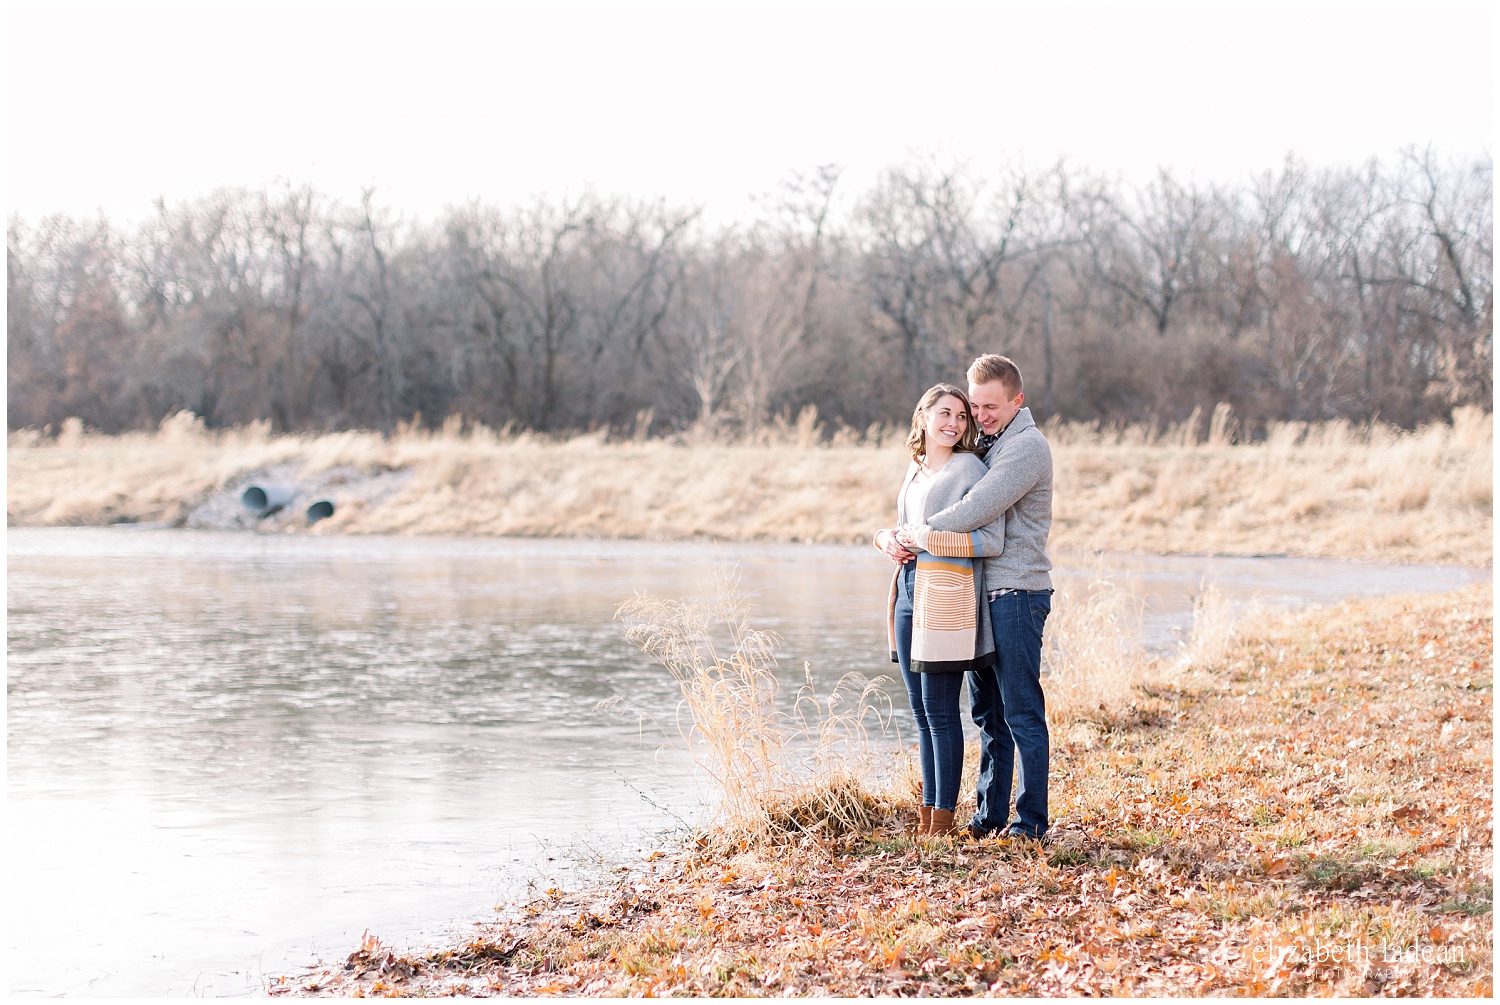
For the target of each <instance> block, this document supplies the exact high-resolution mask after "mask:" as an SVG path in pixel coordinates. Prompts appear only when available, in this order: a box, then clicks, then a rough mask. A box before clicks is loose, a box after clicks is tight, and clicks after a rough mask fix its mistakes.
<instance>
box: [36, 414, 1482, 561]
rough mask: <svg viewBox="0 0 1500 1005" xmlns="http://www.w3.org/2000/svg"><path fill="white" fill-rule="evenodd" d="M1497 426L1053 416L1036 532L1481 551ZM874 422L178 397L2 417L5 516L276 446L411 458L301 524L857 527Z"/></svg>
mask: <svg viewBox="0 0 1500 1005" xmlns="http://www.w3.org/2000/svg"><path fill="white" fill-rule="evenodd" d="M1492 425H1493V424H1492V416H1491V415H1490V414H1489V413H1487V412H1481V411H1479V410H1477V409H1472V408H1468V409H1458V410H1456V411H1455V412H1454V414H1453V418H1452V421H1451V422H1448V423H1438V424H1434V425H1432V426H1428V427H1425V428H1423V429H1419V430H1416V431H1414V432H1402V431H1400V430H1396V429H1393V428H1390V427H1387V426H1383V425H1379V424H1367V425H1361V426H1353V425H1350V424H1349V423H1344V422H1329V423H1322V424H1304V423H1282V424H1278V425H1275V426H1273V427H1272V428H1271V430H1270V431H1269V435H1268V436H1267V437H1266V438H1265V439H1263V440H1261V441H1258V442H1254V443H1245V442H1239V441H1238V440H1237V439H1236V434H1235V431H1234V425H1233V422H1232V416H1229V415H1228V414H1227V413H1226V414H1221V415H1219V416H1218V417H1217V420H1216V421H1214V422H1213V423H1211V424H1210V427H1209V430H1210V431H1209V436H1208V438H1207V439H1206V440H1205V439H1203V438H1202V437H1200V436H1199V435H1198V433H1197V431H1196V428H1197V427H1196V426H1190V425H1188V424H1184V425H1183V426H1181V427H1172V428H1168V429H1161V428H1159V427H1156V426H1152V425H1139V426H1126V427H1108V428H1104V427H1097V426H1085V425H1076V424H1071V425H1070V424H1063V425H1057V426H1052V427H1049V428H1047V429H1046V430H1045V432H1046V433H1047V435H1048V437H1049V438H1050V441H1051V443H1052V446H1053V460H1054V467H1055V483H1054V496H1053V506H1054V509H1053V525H1052V537H1051V548H1052V549H1053V551H1054V552H1065V551H1068V550H1070V549H1071V550H1078V551H1089V550H1108V551H1150V552H1163V553H1181V552H1216V553H1233V554H1261V553H1278V554H1280V553H1285V554H1293V555H1301V556H1316V557H1329V558H1351V559H1378V560H1385V561H1402V562H1457V563H1463V564H1474V565H1484V564H1488V563H1489V562H1490V561H1491V560H1492V543H1491V539H1492V528H1493V513H1492V496H1491V482H1492V474H1493V458H1492V448H1493V432H1492ZM889 432H890V431H889V430H885V429H882V428H875V429H871V430H865V431H854V430H848V429H844V430H839V431H837V432H835V433H832V434H829V433H828V432H827V431H826V430H823V429H821V428H820V427H819V426H818V424H817V423H816V422H815V421H813V422H809V421H801V422H798V423H795V424H793V423H790V422H789V423H785V424H784V427H776V426H772V427H768V428H766V429H762V430H760V431H758V432H757V433H756V435H755V436H753V437H749V438H738V439H732V440H731V439H724V438H722V437H717V438H716V437H714V436H712V435H709V434H707V433H701V432H689V433H685V434H683V435H680V436H677V437H674V438H671V439H657V440H641V439H636V438H626V439H623V440H611V439H610V438H609V437H608V436H607V434H605V433H603V432H600V433H592V434H586V435H578V436H571V437H563V438H552V437H546V436H540V435H537V434H533V433H527V432H524V431H516V430H493V429H488V428H485V427H483V426H476V425H472V424H465V423H464V422H463V421H462V420H461V419H457V418H455V419H453V420H450V421H449V422H448V423H446V424H444V426H443V427H442V429H440V430H436V431H427V430H422V429H418V428H415V427H406V428H402V429H399V430H397V431H396V432H394V433H392V434H390V435H388V436H387V435H381V434H378V433H373V432H367V431H348V432H339V433H327V434H308V435H295V436H276V435H272V434H271V433H270V432H269V430H268V428H267V427H265V426H264V425H252V426H249V427H246V428H243V429H235V430H220V431H215V430H208V429H205V428H203V426H202V423H201V422H198V421H197V420H196V419H194V418H193V417H192V416H190V415H186V414H185V413H184V414H179V415H178V416H175V417H172V418H170V419H168V420H167V421H166V422H164V423H163V424H162V428H161V430H160V431H158V432H156V433H150V434H147V433H130V434H125V435H121V436H100V435H96V434H94V433H91V432H89V431H88V430H85V429H84V428H83V427H82V425H81V424H78V423H71V424H64V428H63V429H62V430H60V431H59V432H57V433H56V434H46V433H43V432H40V431H37V430H18V431H14V432H12V433H11V434H10V450H9V457H8V473H9V489H8V497H7V517H8V521H9V523H10V525H12V526H16V525H90V524H93V525H98V524H107V523H115V522H137V521H140V522H146V521H153V522H154V521H161V522H166V523H168V524H173V523H180V522H185V521H187V520H188V519H189V517H190V516H192V515H193V514H194V513H195V512H196V511H198V510H199V509H200V508H201V507H203V506H204V504H205V502H206V501H208V500H210V499H211V498H212V497H214V496H215V494H216V493H225V492H230V491H233V490H234V488H235V487H236V486H239V485H242V484H243V483H244V482H245V480H247V479H249V478H250V477H252V476H255V475H256V474H257V473H258V472H265V471H267V470H269V469H271V468H273V467H276V466H278V465H281V466H286V467H287V468H288V469H290V470H291V471H292V472H293V476H294V477H296V478H298V479H304V480H309V481H314V482H316V481H319V480H320V479H321V480H323V481H331V482H335V483H336V482H338V481H339V480H340V479H345V478H349V477H353V476H370V477H374V476H378V475H381V474H382V473H390V472H404V473H406V475H407V477H405V478H404V479H403V480H401V481H400V484H399V490H398V491H393V492H391V493H390V494H387V495H381V496H379V498H378V499H362V498H351V499H340V498H339V487H338V484H332V485H331V486H330V494H331V495H332V496H333V497H334V498H335V499H338V500H339V510H338V512H337V513H336V515H335V516H334V517H333V518H331V519H329V520H325V521H323V522H322V523H321V524H319V525H318V527H317V528H316V530H315V532H316V533H395V534H442V535H469V534H474V535H519V536H537V537H592V536H598V537H625V538H648V539H649V538H672V539H690V538H713V539H718V540H725V541H746V540H776V541H821V542H856V541H857V542H866V541H868V540H869V539H870V535H871V534H872V533H873V532H874V531H875V530H876V529H877V528H879V527H882V526H886V525H888V524H890V523H891V522H892V521H893V519H894V515H893V514H894V500H895V494H896V489H897V487H898V486H899V484H900V479H901V473H902V471H903V470H904V467H905V465H906V461H907V459H906V457H905V456H904V453H903V451H902V449H901V447H900V444H899V437H895V436H892V435H888V434H889Z"/></svg>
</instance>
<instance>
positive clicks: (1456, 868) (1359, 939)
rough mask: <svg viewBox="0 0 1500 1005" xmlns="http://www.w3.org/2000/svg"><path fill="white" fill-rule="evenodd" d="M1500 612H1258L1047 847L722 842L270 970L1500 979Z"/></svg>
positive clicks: (488, 976) (1065, 762)
mask: <svg viewBox="0 0 1500 1005" xmlns="http://www.w3.org/2000/svg"><path fill="white" fill-rule="evenodd" d="M1492 605H1493V594H1492V591H1491V589H1490V587H1489V586H1488V585H1487V584H1486V585H1483V586H1476V587H1472V588H1469V589H1467V590H1464V591H1460V592H1458V593H1453V594H1446V595H1437V596H1407V597H1390V598H1383V599H1379V600H1368V601H1359V602H1350V603H1346V604H1340V605H1337V606H1334V607H1331V608H1321V609H1306V610H1301V611H1296V612H1292V613H1279V614H1264V615H1259V616H1257V617H1256V618H1254V619H1250V620H1247V621H1246V622H1244V623H1242V624H1241V625H1240V626H1239V627H1238V629H1237V635H1235V636H1233V637H1231V638H1229V640H1228V641H1227V642H1224V643H1223V649H1222V652H1221V654H1220V656H1219V657H1218V658H1217V659H1213V660H1210V659H1209V657H1208V654H1207V653H1206V652H1205V653H1203V654H1200V657H1199V659H1198V662H1197V664H1196V669H1195V670H1194V671H1193V672H1192V675H1191V677H1190V679H1188V680H1187V681H1183V682H1170V683H1167V684H1162V685H1159V686H1158V688H1157V689H1155V690H1154V691H1153V692H1152V693H1150V694H1146V693H1141V694H1139V695H1138V696H1137V699H1136V700H1137V702H1138V704H1139V705H1140V711H1141V713H1142V714H1140V715H1137V716H1134V717H1132V718H1130V719H1128V720H1120V721H1116V722H1113V723H1111V724H1110V725H1109V726H1108V728H1107V729H1106V730H1105V731H1104V732H1103V733H1101V734H1099V735H1098V736H1096V737H1095V738H1094V739H1093V741H1092V742H1091V743H1089V744H1086V745H1085V744H1080V743H1070V742H1062V743H1058V744H1057V745H1056V747H1055V748H1054V754H1053V758H1054V760H1053V785H1052V793H1053V809H1054V817H1055V823H1054V830H1053V832H1052V834H1051V836H1050V840H1049V842H1048V843H1046V844H1043V845H1038V844H1036V843H1034V842H1027V841H1009V840H1005V839H994V840H986V841H982V842H973V841H946V840H945V841H925V842H913V841H911V840H910V839H908V838H906V837H905V836H903V835H902V833H901V832H900V830H899V829H898V828H896V827H895V826H894V825H893V824H890V823H888V824H886V825H885V826H884V827H883V828H882V829H880V830H877V831H876V832H874V833H870V832H865V833H852V834H846V835H843V836H820V835H812V834H804V835H801V836H800V837H797V838H794V839H789V840H785V841H782V842H779V843H776V844H775V845H766V846H755V847H748V848H745V849H739V848H727V847H707V848H703V849H699V850H696V851H691V852H688V853H685V854H682V855H680V856H679V857H676V858H653V860H652V861H650V862H649V863H647V864H645V865H643V866H642V867H641V868H640V869H639V870H638V871H636V872H635V873H634V874H633V875H630V876H628V877H626V878H623V879H621V880H620V881H619V882H618V883H617V884H615V885H612V886H608V887H603V888H595V889H590V890H585V891H581V892H579V893H576V894H561V893H557V892H555V891H554V892H553V893H552V894H550V895H549V896H548V897H546V898H543V899H541V900H539V901H536V902H534V903H532V904H529V905H525V906H524V907H523V908H522V909H521V910H520V911H519V912H518V913H517V915H516V916H515V917H514V918H512V919H511V920H508V921H504V922H501V923H497V924H493V925H490V926H486V927H485V928H482V929H480V930H479V931H478V932H477V933H476V935H475V936H474V937H473V938H472V939H470V940H468V941H467V942H466V943H465V944H464V945H462V946H458V947H455V948H451V949H442V950H438V951H434V952H431V953H428V954H426V955H424V956H418V957H397V956H395V955H394V954H390V953H384V952H381V951H380V949H381V947H379V946H378V945H377V946H375V947H374V951H370V950H371V947H370V946H369V945H368V943H367V944H366V945H364V946H361V947H360V949H359V950H356V952H355V954H354V955H352V956H351V957H350V969H348V970H345V969H343V968H342V966H338V967H327V968H314V969H312V970H310V971H308V972H306V973H304V974H301V975H298V976H296V977H288V978H282V979H280V980H279V981H274V982H272V983H271V984H270V986H269V988H268V990H269V991H270V992H271V993H272V994H293V995H311V994H338V995H348V994H366V995H368V994H396V995H407V994H413V995H415V994H420V995H439V994H473V995H490V994H505V995H518V994H524V995H533V994H572V995H590V996H592V995H653V996H662V995H744V996H762V995H787V996H790V995H798V996H801V995H835V996H861V997H862V996H867V995H877V994H881V995H902V996H907V995H911V996H918V995H920V996H938V995H978V994H996V995H1001V994H1003V995H1025V996H1046V997H1052V996H1057V997H1077V996H1099V995H1127V994H1128V995H1136V996H1139V995H1150V996H1189V995H1191V996H1199V995H1202V996H1209V995H1213V996H1223V995H1256V996H1264V995H1290V996H1324V995H1341V996H1343V995H1359V996H1371V995H1381V996H1387V995H1389V996H1456V995H1465V996H1471V995H1481V996H1488V995H1490V994H1492V993H1493V988H1494V984H1493V932H1492V927H1491V919H1492V911H1493V894H1494V886H1493V884H1494V877H1493V854H1494V849H1493V831H1492V827H1493V821H1492V811H1493V790H1492V784H1493V771H1494V762H1493V746H1492V743H1493V732H1492V719H1493V713H1494V705H1493V695H1494V691H1493V641H1494V640H1493V621H1492ZM1216 644H1217V643H1216Z"/></svg>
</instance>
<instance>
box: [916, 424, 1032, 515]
mask: <svg viewBox="0 0 1500 1005" xmlns="http://www.w3.org/2000/svg"><path fill="white" fill-rule="evenodd" d="M1005 447H1006V449H1004V450H1002V452H1001V455H1000V457H999V458H997V459H996V461H995V464H994V466H993V467H991V468H990V470H989V471H988V472H987V473H986V474H985V476H984V477H983V478H981V479H980V480H979V483H978V484H977V485H975V486H974V487H973V488H971V489H970V490H969V492H968V494H967V495H965V496H964V497H963V498H962V499H960V500H959V501H958V502H956V503H954V504H953V505H952V506H949V507H948V508H947V509H945V510H943V511H942V512H940V513H934V514H932V515H931V516H929V517H928V518H927V525H928V526H929V527H932V528H933V529H934V530H956V531H963V532H966V533H967V532H968V531H971V530H977V529H978V528H980V527H983V526H985V525H986V524H990V523H993V522H995V521H996V520H999V519H1000V518H1001V517H1003V516H1004V515H1005V512H1006V510H1008V509H1010V508H1011V507H1012V506H1014V505H1015V504H1016V503H1018V502H1020V501H1021V497H1022V496H1024V495H1026V493H1028V492H1030V491H1031V490H1032V489H1034V488H1036V487H1037V485H1038V484H1040V483H1041V482H1042V481H1043V480H1044V479H1050V477H1051V475H1052V451H1051V450H1049V449H1048V448H1047V441H1046V440H1044V439H1043V438H1042V436H1041V434H1039V433H1038V434H1036V435H1034V436H1027V435H1024V434H1023V435H1021V436H1018V437H1017V438H1016V440H1015V442H1014V443H1009V444H1006V445H1005ZM1002 526H1003V525H1002Z"/></svg>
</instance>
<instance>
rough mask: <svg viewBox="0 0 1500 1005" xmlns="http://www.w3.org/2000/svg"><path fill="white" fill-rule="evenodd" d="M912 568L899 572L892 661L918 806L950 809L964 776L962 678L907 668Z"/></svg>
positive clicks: (908, 565) (914, 568)
mask: <svg viewBox="0 0 1500 1005" xmlns="http://www.w3.org/2000/svg"><path fill="white" fill-rule="evenodd" d="M916 574H917V563H916V562H907V563H906V564H905V565H903V566H902V567H901V576H900V578H899V579H898V580H897V586H896V658H897V659H898V660H900V661H901V678H902V680H904V681H905V682H906V695H907V697H908V698H910V699H911V714H912V718H914V719H916V720H917V755H918V758H919V759H920V760H921V762H922V805H923V806H932V807H936V808H937V809H940V810H952V809H953V808H955V807H956V806H957V805H958V785H959V780H960V779H961V778H962V776H963V772H964V720H963V716H962V715H961V714H960V713H959V709H958V695H959V692H960V690H961V689H962V688H963V684H964V675H963V674H962V673H913V672H912V669H911V617H912V600H911V598H912V588H913V585H914V584H915V582H916Z"/></svg>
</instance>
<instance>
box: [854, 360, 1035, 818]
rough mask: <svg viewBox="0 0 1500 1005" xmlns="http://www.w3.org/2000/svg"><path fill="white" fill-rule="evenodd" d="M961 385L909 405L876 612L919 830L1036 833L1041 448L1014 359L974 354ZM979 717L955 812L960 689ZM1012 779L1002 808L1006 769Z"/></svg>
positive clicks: (878, 539) (884, 535)
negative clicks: (900, 709)
mask: <svg viewBox="0 0 1500 1005" xmlns="http://www.w3.org/2000/svg"><path fill="white" fill-rule="evenodd" d="M968 379H969V389H968V393H967V394H965V393H964V391H963V390H962V389H961V388H959V387H957V386H955V385H953V384H937V385H935V386H933V387H931V388H929V389H928V390H927V391H926V393H924V394H923V395H922V398H921V400H920V401H919V402H918V403H917V407H916V409H915V411H913V413H912V419H911V433H910V435H909V436H908V437H907V441H906V445H907V448H908V450H909V451H910V453H911V458H912V460H911V464H910V465H909V466H908V468H907V471H906V477H905V479H904V480H903V481H902V483H901V491H900V492H899V493H898V494H897V496H896V526H895V527H893V528H886V529H882V530H880V531H878V532H876V534H875V547H877V548H879V549H880V550H881V551H882V552H884V553H885V554H886V555H888V556H889V557H890V558H891V560H892V561H893V562H895V563H896V573H895V576H894V577H893V580H892V583H891V595H890V603H889V610H888V623H889V630H890V640H891V660H892V662H897V663H900V665H901V676H902V678H903V680H904V682H905V684H906V691H907V695H908V696H909V697H910V699H911V710H912V716H913V717H914V718H915V719H916V724H917V748H918V755H919V759H920V761H921V765H922V805H921V809H920V811H919V817H918V821H917V826H916V833H917V834H932V835H941V834H950V833H954V832H956V831H965V832H967V833H968V834H970V835H971V836H974V837H985V836H988V835H991V834H1004V835H1007V836H1011V837H1026V838H1035V839H1041V838H1042V837H1043V836H1044V835H1045V834H1046V832H1047V824H1048V819H1047V768H1048V764H1047V762H1048V738H1047V717H1046V701H1045V698H1044V696H1043V694H1042V682H1041V668H1042V629H1043V627H1044V626H1045V624H1046V621H1047V615H1048V614H1049V613H1050V611H1051V609H1052V579H1051V576H1050V575H1049V571H1050V570H1051V568H1052V563H1051V562H1050V561H1049V560H1048V558H1047V533H1048V531H1049V529H1050V528H1051V526H1052V452H1051V449H1050V448H1049V447H1048V446H1047V440H1046V438H1045V437H1043V436H1042V433H1041V430H1039V429H1038V428H1037V426H1036V422H1035V421H1034V420H1033V419H1032V417H1031V410H1030V409H1028V408H1026V407H1025V405H1024V403H1025V397H1026V395H1025V390H1024V387H1023V384H1022V381H1021V371H1020V370H1019V369H1017V367H1016V365H1015V363H1013V362H1012V361H1011V360H1009V359H1007V358H1006V357H1004V356H996V355H984V356H980V357H979V358H978V359H976V360H974V362H973V363H971V364H970V365H969V370H968ZM965 675H967V680H968V683H969V702H970V714H971V715H972V717H973V719H974V723H975V725H977V726H978V727H979V744H980V748H979V775H978V781H977V785H976V793H975V798H976V803H977V808H976V810H975V813H974V817H973V819H971V820H970V821H969V822H968V823H967V824H966V825H959V824H958V823H956V822H955V820H954V811H955V810H956V809H957V806H958V795H959V783H960V779H961V777H962V774H963V761H964V734H963V721H962V718H961V713H960V710H959V693H960V690H961V688H962V685H963V682H964V680H965V679H966V677H965ZM1017 758H1019V761H1020V773H1019V774H1020V781H1019V785H1018V786H1017V788H1016V793H1015V796H1016V798H1015V816H1014V818H1012V817H1011V814H1010V805H1011V778H1012V775H1013V774H1014V773H1015V769H1016V761H1017Z"/></svg>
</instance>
